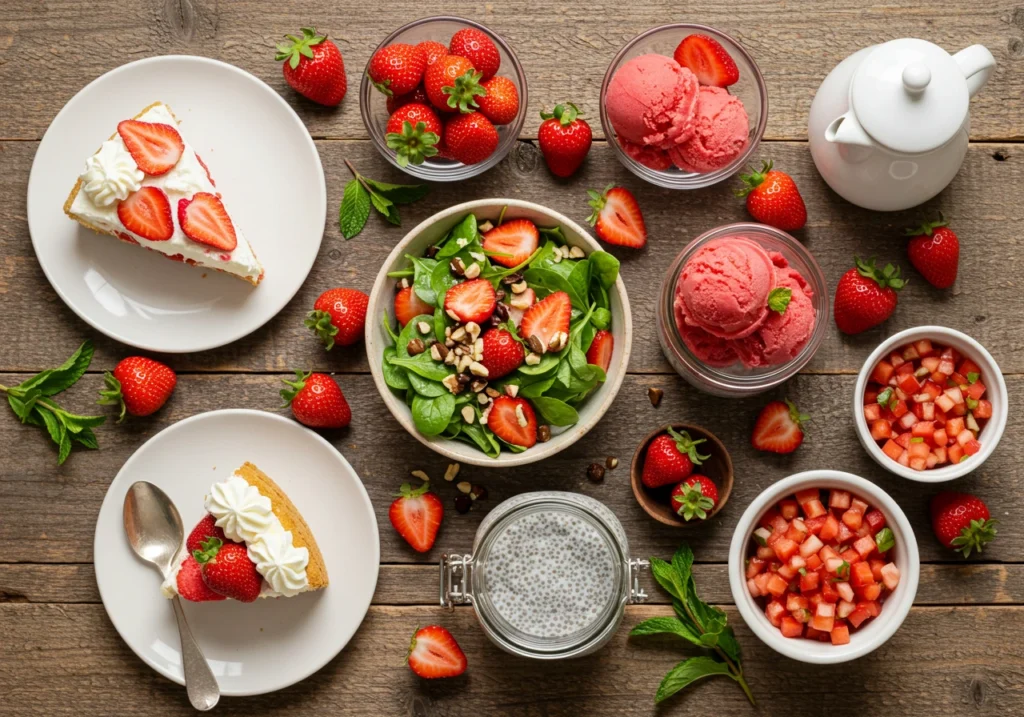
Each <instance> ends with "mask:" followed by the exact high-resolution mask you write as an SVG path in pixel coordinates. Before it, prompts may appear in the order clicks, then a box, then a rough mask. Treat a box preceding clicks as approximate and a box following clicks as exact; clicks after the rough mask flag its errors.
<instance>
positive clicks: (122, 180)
mask: <svg viewBox="0 0 1024 717" xmlns="http://www.w3.org/2000/svg"><path fill="white" fill-rule="evenodd" d="M81 176H82V189H83V191H85V195H86V196H87V197H89V201H91V202H92V203H93V204H95V205H96V206H98V207H109V206H110V205H111V204H113V203H114V202H118V201H124V200H125V199H127V198H128V195H129V194H131V193H132V192H136V191H138V189H139V187H141V186H142V180H143V178H144V177H145V175H144V174H143V173H142V170H141V169H139V167H138V165H136V164H135V160H134V159H132V156H131V155H130V154H128V151H127V150H126V149H125V148H124V146H123V145H121V144H120V143H119V142H115V141H113V140H107V141H106V142H104V143H103V146H101V147H100V151H99V152H97V153H96V154H94V155H92V156H91V157H89V158H88V159H87V160H85V171H84V172H83V173H82V175H81Z"/></svg>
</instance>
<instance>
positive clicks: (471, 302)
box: [444, 279, 495, 324]
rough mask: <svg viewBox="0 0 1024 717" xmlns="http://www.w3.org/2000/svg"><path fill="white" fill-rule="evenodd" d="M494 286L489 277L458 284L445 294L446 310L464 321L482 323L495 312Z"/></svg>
mask: <svg viewBox="0 0 1024 717" xmlns="http://www.w3.org/2000/svg"><path fill="white" fill-rule="evenodd" d="M494 304H495V293H494V287H493V286H491V282H489V281H487V279H471V280H470V281H464V282H462V283H461V284H456V285H455V286H453V287H452V288H450V289H448V293H446V294H445V295H444V310H445V311H447V312H448V314H449V315H452V314H454V318H455V319H457V320H458V321H461V322H462V323H464V324H465V323H468V322H470V321H475V322H476V323H478V324H482V323H483V322H484V321H486V320H487V319H489V318H490V317H491V314H493V313H494Z"/></svg>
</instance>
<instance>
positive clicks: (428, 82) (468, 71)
mask: <svg viewBox="0 0 1024 717" xmlns="http://www.w3.org/2000/svg"><path fill="white" fill-rule="evenodd" d="M480 81H481V75H480V73H479V72H477V71H476V69H475V68H474V67H473V63H472V62H470V61H469V60H467V59H466V58H465V57H460V56H459V55H445V56H444V57H440V58H438V59H437V60H436V61H435V62H434V64H433V65H431V66H430V67H428V68H427V71H426V74H425V75H424V76H423V89H425V90H426V91H427V97H428V98H430V103H431V104H432V105H434V107H437V108H438V109H439V110H441V111H442V112H472V111H473V110H474V109H475V108H476V107H477V106H478V105H477V100H476V98H477V95H482V94H484V93H485V92H486V90H485V89H483V88H482V87H481V86H480Z"/></svg>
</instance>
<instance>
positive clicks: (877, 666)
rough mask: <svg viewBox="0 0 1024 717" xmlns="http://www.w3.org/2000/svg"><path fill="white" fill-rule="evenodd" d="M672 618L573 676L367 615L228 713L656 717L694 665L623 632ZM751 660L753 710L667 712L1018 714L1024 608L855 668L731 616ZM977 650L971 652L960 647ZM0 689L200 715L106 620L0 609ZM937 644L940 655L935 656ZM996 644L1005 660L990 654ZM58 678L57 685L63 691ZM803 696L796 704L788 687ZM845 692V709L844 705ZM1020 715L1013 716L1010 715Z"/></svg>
mask: <svg viewBox="0 0 1024 717" xmlns="http://www.w3.org/2000/svg"><path fill="white" fill-rule="evenodd" d="M668 612H669V609H668V608H667V607H665V606H658V607H640V608H629V609H628V610H627V614H626V618H625V620H624V622H623V625H622V626H621V627H620V629H619V631H618V632H617V633H616V635H615V636H614V638H613V639H612V641H611V643H609V644H608V645H607V646H606V647H604V648H603V649H602V650H601V651H599V652H598V653H596V654H594V655H590V656H587V657H584V658H580V659H577V660H570V661H563V662H537V661H531V660H525V659H510V658H509V657H508V656H507V655H506V654H505V653H503V652H501V651H500V650H499V649H498V648H497V647H495V646H494V645H492V644H491V643H490V642H489V641H488V640H487V638H486V637H485V635H484V634H483V632H482V630H481V629H480V627H479V625H478V623H477V620H476V617H475V616H474V615H473V612H472V610H471V609H468V608H465V609H459V610H456V611H455V612H454V613H451V614H449V613H447V612H445V611H443V610H441V609H439V608H432V609H428V608H422V607H420V608H412V607H372V608H371V609H370V612H369V614H368V615H367V619H366V622H365V623H364V624H363V626H362V628H361V629H360V631H359V632H358V633H357V634H356V636H355V638H354V639H353V640H352V642H351V643H350V644H349V646H348V647H347V648H346V649H345V650H344V651H342V653H341V655H340V656H339V657H337V658H335V659H334V660H333V661H331V662H330V663H328V664H327V666H326V667H324V668H323V669H322V670H320V671H319V672H317V673H316V674H314V675H313V676H312V677H310V678H308V679H307V680H305V681H304V682H302V683H300V684H298V685H295V686H293V687H291V688H288V689H286V690H283V691H281V692H278V693H275V694H271V695H265V696H262V697H253V698H238V699H230V698H225V699H223V700H222V701H221V704H220V705H219V706H218V707H217V710H218V714H225V715H235V714H238V715H252V714H260V715H285V714H288V715H291V714H307V713H308V714H312V713H321V714H338V715H384V714H386V715H399V714H410V715H451V716H452V717H458V716H460V715H478V714H486V715H494V716H505V715H509V716H511V715H517V716H522V715H531V716H537V717H540V716H541V715H543V716H545V717H561V716H563V715H564V716H565V717H569V716H570V715H571V716H573V717H575V716H576V715H579V714H584V713H585V714H592V715H609V716H610V715H615V716H616V717H619V716H622V715H628V716H630V717H632V716H634V715H656V714H661V713H663V712H665V710H656V709H655V707H654V701H653V695H654V692H655V689H656V688H657V686H658V683H659V682H660V680H661V678H662V676H663V675H664V674H665V672H667V671H668V670H669V668H670V667H672V666H673V665H674V664H676V662H678V661H679V660H681V659H684V658H685V657H687V656H690V655H693V654H696V650H694V649H692V648H688V647H681V646H680V643H678V642H674V641H671V640H669V639H662V638H632V639H631V638H628V637H627V635H628V629H629V628H630V627H632V626H633V625H634V624H636V623H637V622H639V621H640V620H643V619H646V618H647V617H651V616H653V615H662V614H667V613H668ZM727 612H728V614H729V620H730V623H731V624H733V625H734V626H735V627H736V633H737V637H738V639H739V641H740V643H741V646H742V649H743V654H744V673H745V675H746V677H747V680H748V682H749V683H750V687H751V690H752V691H753V693H754V695H755V696H756V698H757V699H758V700H759V704H760V706H759V708H758V709H757V710H756V711H755V710H754V709H753V708H751V707H750V706H749V704H748V703H747V702H746V698H745V697H744V696H743V693H742V692H741V691H740V690H739V689H738V688H737V687H736V685H735V684H733V683H732V682H731V681H729V680H708V681H703V682H701V683H699V684H697V685H694V686H692V687H690V688H688V689H687V690H686V692H684V693H683V694H682V695H679V696H677V697H674V698H672V702H671V703H670V705H668V706H667V709H668V710H670V711H671V713H672V714H673V715H705V714H708V712H709V705H714V709H713V711H714V712H715V713H717V714H729V715H746V714H755V713H756V714H761V715H769V716H772V717H774V716H779V717H781V716H782V715H791V714H812V713H813V714H817V713H818V712H817V710H815V708H810V709H811V710H812V711H811V712H809V711H808V709H809V708H808V705H826V704H827V705H828V714H830V715H832V714H834V715H842V716H843V717H846V716H847V715H859V714H883V715H893V714H908V715H909V714H914V715H925V714H927V715H929V717H952V716H954V715H956V716H959V715H963V714H965V713H967V712H968V711H971V712H973V711H975V710H980V709H984V710H985V712H986V713H988V714H997V715H1010V714H1016V713H1018V712H1019V705H1020V701H1021V699H1024V648H1022V645H1021V642H1020V641H1019V640H1012V639H1007V637H1008V636H1010V635H1013V634H1021V631H1024V608H1021V607H984V608H945V607H943V608H914V609H913V610H912V611H911V613H910V615H909V616H908V617H907V619H906V621H905V622H904V624H903V626H902V627H901V629H900V630H899V631H898V632H897V633H896V634H895V635H894V636H893V637H892V639H891V640H890V641H889V642H888V643H887V644H886V645H885V646H883V647H882V648H880V649H879V650H877V651H875V652H874V653H872V654H871V655H869V656H867V657H864V658H862V659H860V660H859V661H857V662H851V663H845V664H842V665H832V666H822V667H814V666H809V665H804V664H803V663H798V662H795V661H792V660H789V659H786V658H781V657H779V656H778V655H777V654H776V653H774V652H773V651H771V650H770V649H769V648H768V647H766V646H765V645H764V644H762V643H761V642H760V641H759V640H758V639H757V638H755V637H754V636H753V635H752V634H751V632H750V631H749V630H748V629H747V627H746V626H745V625H744V624H743V623H742V621H741V619H740V618H739V616H738V614H737V613H736V611H735V610H734V609H732V608H727ZM427 622H438V623H440V624H443V625H445V626H447V627H448V628H449V629H451V630H452V632H453V634H454V635H455V636H456V638H457V639H458V641H459V643H460V645H461V646H462V648H463V650H464V651H465V652H466V656H467V658H468V661H469V671H468V672H467V673H466V675H465V676H464V677H460V678H457V679H454V680H448V681H445V680H438V681H436V682H429V681H425V680H420V679H419V678H417V677H415V676H414V675H413V674H412V672H410V671H409V669H408V667H406V666H405V665H404V664H403V663H404V660H403V658H404V656H405V652H406V649H407V645H408V639H409V636H410V635H411V634H412V633H413V632H414V630H415V629H416V627H417V626H422V625H423V624H426V623H427ZM966 635H970V636H971V638H970V639H965V636H966ZM0 638H2V639H0V686H2V688H3V690H4V695H5V701H4V710H5V714H7V715H11V717H27V716H28V715H47V716H48V717H50V716H54V715H79V714H82V713H83V711H88V713H90V714H113V708H112V706H113V705H117V707H116V710H117V713H118V714H132V715H140V716H141V715H161V717H164V716H169V715H178V714H181V715H189V714H193V712H192V710H191V708H190V707H189V706H188V702H187V700H186V697H185V692H184V690H183V689H182V688H180V687H178V686H177V685H175V684H173V683H171V682H170V681H168V680H165V679H164V678H162V677H160V676H158V675H157V673H155V672H153V671H152V670H150V669H149V668H148V667H147V666H146V665H145V664H144V663H143V662H142V661H141V660H139V659H138V658H136V657H135V655H134V654H132V652H131V651H130V650H129V648H128V647H127V646H126V645H125V644H124V643H123V642H121V640H120V638H119V637H118V635H117V633H116V632H115V631H114V630H112V629H111V627H110V623H109V622H108V620H107V617H106V614H105V613H104V611H103V608H102V607H101V606H98V605H0ZM936 645H942V649H936V648H935V646H936ZM996 645H998V648H995V647H994V646H996ZM55 675H59V679H55ZM797 684H799V685H800V688H799V689H793V685H797ZM837 685H842V690H843V692H842V697H841V699H840V698H838V696H837V694H836V691H835V690H836V687H837ZM1014 705H1016V707H1015V706H1014Z"/></svg>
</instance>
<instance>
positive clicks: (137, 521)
mask: <svg viewBox="0 0 1024 717" xmlns="http://www.w3.org/2000/svg"><path fill="white" fill-rule="evenodd" d="M124 532H125V533H126V534H127V536H128V542H129V543H131V546H132V550H134V551H135V554H136V555H138V556H139V557H140V558H142V559H143V560H145V561H146V562H149V563H153V565H155V566H156V567H157V568H159V569H160V572H161V573H162V574H163V576H164V578H166V577H167V575H168V574H169V573H170V571H171V568H172V566H173V565H174V562H175V559H176V558H177V556H178V551H179V550H181V548H182V541H183V540H184V538H185V531H184V528H183V527H182V525H181V516H180V515H178V509H177V508H175V507H174V503H172V502H171V499H170V498H168V497H167V494H166V493H164V492H163V491H162V490H160V489H159V488H157V487H156V486H155V485H153V484H152V483H147V482H146V481H139V482H138V483H134V484H133V485H132V487H131V488H129V489H128V493H127V494H126V495H125V497H124ZM171 605H172V606H173V607H174V617H175V618H177V620H178V634H179V636H180V637H181V661H182V666H183V667H184V671H185V689H186V690H187V691H188V699H189V701H190V702H191V703H192V706H193V707H195V708H196V709H197V710H200V711H202V712H205V711H206V710H210V709H213V708H214V707H215V706H216V704H217V701H218V700H219V699H220V687H218V686H217V678H216V677H214V676H213V671H212V670H210V665H209V664H208V663H207V662H206V658H205V657H203V651H202V650H200V649H199V644H198V643H197V642H196V640H195V638H194V637H192V631H191V630H189V628H188V623H187V622H186V621H185V612H184V610H182V608H181V598H179V597H178V596H177V595H175V596H174V598H173V599H172V600H171Z"/></svg>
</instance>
